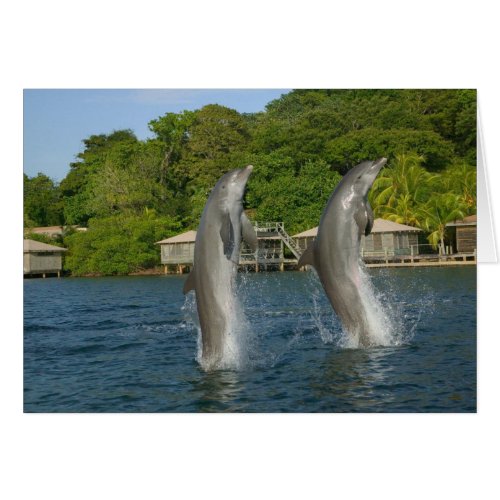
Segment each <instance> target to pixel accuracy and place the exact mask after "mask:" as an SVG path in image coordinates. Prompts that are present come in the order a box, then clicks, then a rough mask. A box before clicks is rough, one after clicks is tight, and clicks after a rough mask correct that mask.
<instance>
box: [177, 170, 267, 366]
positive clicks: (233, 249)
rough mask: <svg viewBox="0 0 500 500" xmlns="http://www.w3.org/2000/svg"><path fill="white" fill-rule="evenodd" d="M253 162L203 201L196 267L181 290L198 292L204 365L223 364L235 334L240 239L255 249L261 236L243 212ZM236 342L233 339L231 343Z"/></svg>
mask: <svg viewBox="0 0 500 500" xmlns="http://www.w3.org/2000/svg"><path fill="white" fill-rule="evenodd" d="M252 169H253V166H252V165H248V166H247V167H245V168H242V169H236V170H233V171H231V172H228V173H226V174H225V175H223V176H222V177H221V178H220V179H219V181H218V182H217V184H216V185H215V187H214V188H213V190H212V192H211V193H210V196H209V198H208V200H207V202H206V204H205V208H204V209H203V213H202V215H201V220H200V225H199V227H198V231H197V233H196V241H195V247H194V264H193V269H192V270H191V272H190V273H189V275H188V278H187V280H186V282H185V283H184V289H183V292H184V294H186V293H187V292H189V291H190V290H194V291H195V294H196V307H197V310H198V317H199V321H200V327H201V343H202V351H201V359H200V364H201V365H202V367H204V368H205V369H208V370H210V369H213V368H218V367H221V366H223V364H224V360H225V357H227V355H228V354H230V353H228V352H227V351H228V349H229V350H230V349H231V342H230V339H229V337H231V335H232V334H233V335H234V332H232V331H231V330H232V329H234V320H235V318H234V312H235V311H234V307H235V306H234V299H235V297H234V281H235V276H236V273H237V270H238V263H239V257H240V246H241V241H242V238H243V239H244V240H245V241H246V242H247V243H248V245H249V246H250V248H251V249H252V251H253V252H255V251H256V250H257V244H258V242H257V235H256V234H255V231H254V228H253V226H252V224H251V222H250V221H249V220H248V218H247V216H246V215H245V212H244V211H243V195H244V193H245V187H246V184H247V181H248V178H249V176H250V174H251V172H252ZM232 343H233V344H234V342H232Z"/></svg>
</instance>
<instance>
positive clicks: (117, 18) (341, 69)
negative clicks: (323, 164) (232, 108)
mask: <svg viewBox="0 0 500 500" xmlns="http://www.w3.org/2000/svg"><path fill="white" fill-rule="evenodd" d="M7 5H8V6H4V7H3V9H2V11H3V12H2V16H1V19H0V37H1V40H0V42H1V44H0V47H1V51H2V58H1V64H2V74H3V76H2V77H1V80H0V81H1V86H2V91H1V108H0V109H1V113H0V115H1V122H2V134H1V138H2V149H1V155H0V158H1V166H2V182H1V183H0V184H1V197H0V199H1V200H2V206H1V214H2V216H3V217H2V222H3V224H2V233H3V238H2V245H1V246H2V262H3V264H4V265H3V266H2V300H1V304H2V329H1V336H2V337H1V338H2V341H3V342H2V348H1V360H0V361H1V362H0V369H1V373H0V377H1V378H0V380H1V382H2V397H1V398H0V404H1V405H2V412H1V414H0V415H1V426H0V429H1V440H0V447H1V448H0V450H1V459H2V464H1V469H0V471H1V476H2V477H1V479H0V488H1V490H3V491H1V492H0V493H1V496H2V498H6V499H17V498H30V499H34V498H36V499H40V498H50V499H80V498H82V499H83V498H85V499H87V498H91V499H100V498H106V499H108V498H120V499H122V498H148V499H149V498H174V499H177V498H196V497H199V496H201V497H202V498H221V499H222V498H231V499H232V498H244V499H246V498H252V499H254V498H287V499H288V498H312V499H316V498H327V497H328V498H330V497H338V498H342V499H350V498H363V497H364V498H370V499H378V498H380V499H392V498H398V499H400V498H405V499H419V500H420V499H422V498H439V499H441V498H453V499H455V498H467V499H470V498H480V499H482V498H499V496H498V494H499V485H498V480H497V478H496V475H497V474H498V447H499V432H498V422H499V398H498V393H499V391H498V387H497V385H498V381H499V368H498V367H499V362H498V358H499V355H500V349H499V326H498V324H499V321H498V309H499V306H498V304H499V300H498V297H499V293H498V291H497V288H498V283H499V281H498V278H499V268H498V266H495V265H488V264H481V265H479V266H478V287H479V289H478V304H479V306H478V312H479V338H478V387H479V391H478V414H477V415H474V414H472V415H470V414H469V415H390V414H388V415H349V414H348V415H336V414H331V415H330V414H323V415H196V414H194V415H168V414H160V415H50V414H48V415H30V414H27V415H24V414H23V413H22V393H23V385H22V278H21V274H20V269H21V252H20V248H21V240H22V176H21V171H22V89H23V88H25V87H70V88H71V87H72V88H75V87H129V88H130V87H132V88H134V87H138V88H143V87H160V88H168V87H171V88H183V87H205V88H206V87H218V88H231V87H244V88H252V87H267V88H269V87H274V88H297V87H312V88H314V87H336V88H353V87H364V88H376V87H390V88H404V87H437V88H445V87H454V88H478V90H479V99H480V105H481V113H482V121H483V129H484V140H485V150H486V159H487V165H488V167H489V182H490V189H491V195H492V196H491V198H492V203H493V209H494V211H497V210H496V209H497V208H498V205H499V204H498V203H497V200H496V198H497V197H498V194H499V188H498V185H499V184H498V182H499V177H500V168H499V164H500V162H499V160H500V158H499V154H500V153H499V148H498V136H499V125H498V116H499V115H500V99H499V98H498V92H499V91H500V78H499V74H498V46H500V44H499V35H498V15H497V14H496V13H495V12H494V7H493V5H494V2H486V1H481V0H477V1H475V2H466V1H462V0H458V1H454V2H437V1H436V0H433V1H429V0H420V1H419V2H401V1H385V0H379V1H373V0H372V1H366V2H360V1H358V2H355V1H350V2H344V3H342V4H337V5H335V4H334V3H333V2H320V1H308V2H296V1H293V0H287V1H286V2H285V1H274V2H271V1H266V2H263V1H260V0H254V1H253V2H245V3H244V4H243V3H242V6H241V7H237V5H238V3H237V2H235V1H234V0H233V1H231V2H230V1H225V2H224V1H212V2H201V1H200V2H194V1H184V2H176V5H173V4H170V3H168V2H164V1H163V2H160V1H148V0H143V1H141V2H130V1H122V2H116V3H115V2H104V1H102V0H101V1H99V2H97V1H94V0H87V1H86V2H78V3H76V2H67V1H64V2H63V1H51V0H46V1H44V2H34V1H26V0H25V1H24V2H17V3H15V4H14V2H10V3H9V4H7ZM75 119H78V118H77V117H75ZM495 215H496V217H495V226H496V228H497V230H496V233H497V234H498V226H497V223H498V220H499V217H498V214H495ZM5 263H9V264H8V265H5ZM437 306H438V305H437ZM297 376H300V374H297Z"/></svg>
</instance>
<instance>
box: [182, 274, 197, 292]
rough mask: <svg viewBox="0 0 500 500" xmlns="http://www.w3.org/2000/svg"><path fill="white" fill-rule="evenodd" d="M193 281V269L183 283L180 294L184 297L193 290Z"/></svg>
mask: <svg viewBox="0 0 500 500" xmlns="http://www.w3.org/2000/svg"><path fill="white" fill-rule="evenodd" d="M195 285H196V283H195V279H194V269H192V270H191V272H190V273H189V274H188V277H187V279H186V281H185V282H184V288H183V289H182V293H183V294H184V295H186V293H188V292H189V291H191V290H194V289H195Z"/></svg>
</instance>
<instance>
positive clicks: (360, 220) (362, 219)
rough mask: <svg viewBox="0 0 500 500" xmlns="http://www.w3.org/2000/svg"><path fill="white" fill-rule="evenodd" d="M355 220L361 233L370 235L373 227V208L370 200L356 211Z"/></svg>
mask: <svg viewBox="0 0 500 500" xmlns="http://www.w3.org/2000/svg"><path fill="white" fill-rule="evenodd" d="M354 220H355V221H356V225H357V226H358V230H359V234H360V235H361V234H364V235H365V236H368V235H369V234H370V233H371V231H372V228H373V210H372V207H371V206H370V204H369V203H368V202H366V203H365V204H363V205H361V206H360V207H359V209H358V210H357V211H356V212H355V213H354Z"/></svg>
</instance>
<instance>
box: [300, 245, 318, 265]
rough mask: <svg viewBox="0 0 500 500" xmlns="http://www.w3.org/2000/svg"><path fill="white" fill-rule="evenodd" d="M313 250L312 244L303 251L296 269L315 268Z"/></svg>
mask: <svg viewBox="0 0 500 500" xmlns="http://www.w3.org/2000/svg"><path fill="white" fill-rule="evenodd" d="M313 248H314V244H312V245H309V246H308V247H307V248H306V249H305V251H304V253H303V254H302V255H301V256H300V259H299V262H298V264H297V267H298V268H299V269H300V268H301V267H303V266H307V265H309V266H313V267H316V263H315V261H314V251H313Z"/></svg>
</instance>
